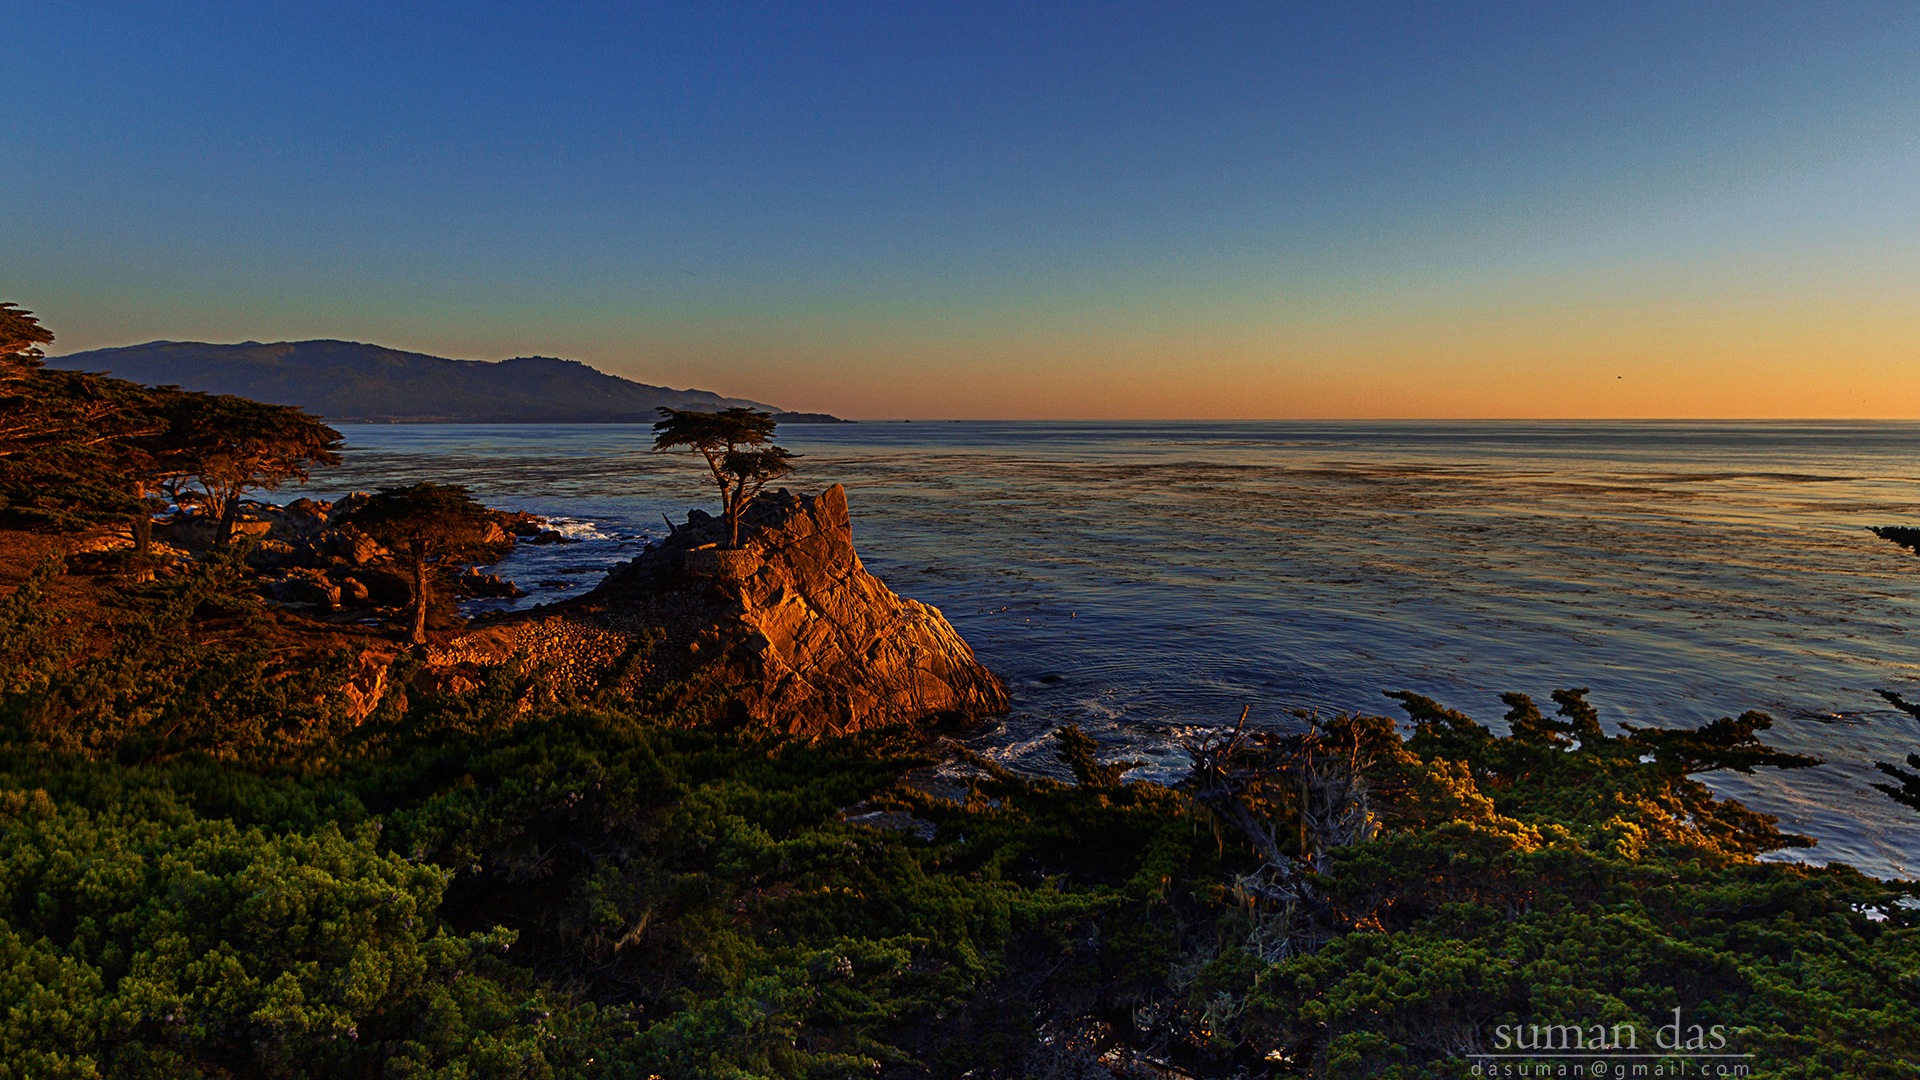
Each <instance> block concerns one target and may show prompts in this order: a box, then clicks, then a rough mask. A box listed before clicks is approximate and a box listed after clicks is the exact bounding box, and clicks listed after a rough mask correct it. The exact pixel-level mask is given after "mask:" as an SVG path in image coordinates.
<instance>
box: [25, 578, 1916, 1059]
mask: <svg viewBox="0 0 1920 1080" xmlns="http://www.w3.org/2000/svg"><path fill="white" fill-rule="evenodd" d="M238 565H239V561H238V560H237V559H233V558H226V559H224V560H223V559H222V558H220V557H218V556H216V557H214V558H211V559H209V560H207V561H206V562H205V564H204V565H202V566H201V567H199V568H198V569H197V570H196V571H195V573H196V574H197V575H198V576H197V577H195V578H194V579H193V580H191V581H187V580H181V579H177V578H162V579H161V580H160V581H156V582H152V583H148V584H143V585H129V586H120V587H115V590H114V591H115V592H116V594H117V596H118V604H119V606H118V607H117V608H114V609H113V614H112V615H111V618H113V619H114V620H117V626H118V627H119V630H120V632H119V633H117V634H115V635H113V636H112V638H111V640H112V642H113V644H112V645H111V647H110V648H108V649H107V650H106V651H100V650H99V649H98V648H97V647H94V648H93V651H92V654H91V655H89V646H88V645H87V640H89V639H88V638H87V636H86V635H85V634H84V633H83V632H82V629H81V628H80V627H78V626H76V625H74V624H71V623H63V622H62V621H61V618H60V616H59V613H58V612H57V611H56V610H54V609H53V608H52V607H50V606H49V605H50V603H51V602H50V601H49V599H48V594H47V591H46V587H47V585H48V584H49V583H50V582H52V581H53V580H55V579H54V575H55V574H56V573H58V571H59V567H58V566H57V565H56V564H52V563H49V564H48V565H46V566H45V567H43V568H42V569H41V571H39V572H38V573H37V574H36V575H35V577H34V579H33V580H32V581H30V582H28V583H27V584H26V585H25V586H23V587H22V588H20V589H19V590H17V591H15V592H14V593H13V594H12V595H11V596H10V597H8V598H7V599H6V601H5V603H4V605H3V606H0V665H4V670H3V671H0V685H3V686H5V687H6V688H7V692H6V694H5V696H4V698H3V699H0V724H4V737H5V749H4V751H3V752H0V851H4V852H5V856H4V858H0V922H3V924H4V925H0V1002H4V1005H0V1074H4V1075H11V1076H22V1077H25V1076H35V1077H46V1076H96V1075H97V1076H342V1075H365V1076H389V1075H391V1076H410V1075H419V1076H635V1077H646V1076H650V1075H658V1076H662V1077H676V1078H677V1077H690V1078H691V1077H757V1076H777V1077H799V1076H873V1075H880V1076H899V1077H907V1076H935V1077H948V1076H961V1075H969V1074H970V1075H974V1076H981V1077H985V1076H1098V1075H1117V1076H1128V1075H1134V1076H1149V1075H1177V1074H1173V1073H1167V1072H1161V1073H1158V1074H1156V1073H1154V1072H1152V1071H1150V1070H1152V1069H1156V1068H1162V1066H1161V1065H1159V1064H1155V1063H1171V1066H1172V1067H1178V1068H1180V1069H1183V1070H1185V1071H1186V1072H1188V1073H1190V1074H1193V1075H1213V1076H1231V1075H1247V1076H1255V1075H1291V1074H1312V1075H1322V1076H1356V1077H1357V1076H1376V1075H1388V1076H1394V1075H1404V1076H1416V1075H1465V1074H1466V1073H1465V1070H1466V1069H1467V1068H1468V1067H1469V1062H1468V1059H1466V1058H1465V1057H1463V1056H1462V1055H1463V1054H1467V1053H1471V1052H1474V1051H1485V1050H1488V1049H1491V1041H1492V1039H1493V1034H1492V1033H1493V1032H1494V1030H1495V1029H1496V1028H1497V1026H1498V1025H1500V1024H1503V1023H1509V1024H1511V1023H1520V1024H1528V1023H1578V1024H1592V1023H1606V1024H1609V1025H1612V1024H1617V1023H1621V1022H1633V1023H1637V1024H1639V1025H1641V1030H1642V1031H1645V1032H1652V1031H1654V1030H1655V1029H1656V1028H1657V1027H1658V1026H1659V1025H1661V1024H1663V1023H1665V1022H1667V1021H1668V1020H1669V1019H1670V1018H1671V1017H1670V1013H1671V1010H1672V1009H1674V1008H1681V1009H1683V1010H1684V1013H1685V1016H1686V1017H1687V1018H1688V1023H1689V1024H1691V1023H1694V1022H1696V1021H1697V1022H1699V1023H1702V1024H1706V1025H1712V1024H1721V1025H1725V1026H1726V1030H1727V1031H1728V1032H1729V1040H1730V1042H1731V1043H1732V1048H1733V1049H1735V1050H1738V1051H1739V1052H1750V1053H1753V1054H1755V1055H1756V1056H1755V1058H1754V1059H1753V1061H1752V1064H1753V1067H1754V1072H1753V1075H1772V1076H1802V1075H1851V1076H1911V1075H1914V1074H1915V1073H1916V1071H1920V1070H1916V1067H1915V1064H1914V1063H1915V1062H1916V1061H1917V1060H1920V986H1917V985H1916V975H1915V972H1916V971H1920V938H1917V937H1916V934H1920V930H1916V929H1915V928H1913V926H1912V925H1911V917H1910V916H1911V913H1910V910H1909V909H1908V908H1906V907H1902V906H1899V905H1898V904H1897V903H1896V902H1895V901H1896V899H1897V898H1898V897H1899V896H1901V895H1903V894H1905V893H1907V892H1908V891H1909V889H1908V887H1907V886H1905V885H1888V884H1884V883H1879V882H1875V881H1872V880H1869V879H1866V878H1863V877H1861V876H1859V875H1857V874H1854V873H1852V872H1850V871H1847V870H1844V869H1827V870H1817V869H1808V868H1804V867H1801V866H1797V865H1792V864H1779V863H1759V862H1755V861H1754V860H1753V856H1754V855H1755V854H1757V853H1760V852H1764V851H1767V850H1773V849H1777V848H1780V847H1782V846H1784V845H1790V844H1793V843H1795V842H1797V841H1796V840H1795V839H1794V838H1792V837H1788V836H1783V835H1781V834H1780V833H1779V832H1777V831H1776V830H1775V829H1774V827H1773V825H1772V823H1771V822H1770V821H1769V820H1768V819H1765V818H1763V817H1761V816H1759V815H1755V814H1752V813H1749V812H1747V811H1744V810H1742V809H1741V808H1739V807H1738V806H1737V805H1734V804H1731V803H1728V802H1725V801H1720V800H1716V799H1714V798H1713V797H1712V796H1711V794H1710V793H1709V792H1708V791H1707V790H1706V789H1705V788H1704V787H1703V786H1702V785H1701V784H1700V783H1699V782H1698V781H1697V780H1695V779H1692V777H1693V776H1694V775H1697V774H1698V773H1700V772H1702V771H1705V770H1709V769H1712V768H1716V767H1729V768H1753V767H1755V766H1787V767H1793V766H1802V765H1805V764H1807V762H1806V761H1805V760H1804V759H1797V758H1792V757H1789V756H1786V755H1780V754H1777V753H1775V752H1772V751H1769V750H1767V749H1765V748H1764V747H1763V746H1762V745H1761V744H1760V743H1759V742H1758V741H1757V739H1756V738H1755V736H1756V735H1757V734H1759V733H1760V732H1762V731H1763V730H1764V728H1765V726H1766V721H1765V718H1764V717H1761V716H1759V715H1758V714H1748V715H1746V716H1744V717H1741V718H1738V719H1732V720H1726V721H1721V722H1719V723H1717V724H1714V725H1709V726H1708V727H1707V728H1704V729H1702V730H1700V731H1698V732H1675V731H1662V730H1623V731H1621V732H1620V733H1618V734H1616V735H1611V736H1610V735H1608V734H1607V733H1606V732H1605V731H1604V730H1603V729H1602V727H1601V725H1600V724H1599V721H1598V719H1597V718H1596V717H1595V716H1594V715H1593V712H1592V710H1591V709H1589V708H1588V707H1587V706H1586V704H1585V702H1584V700H1583V699H1582V698H1581V696H1580V695H1579V694H1577V693H1562V694H1557V695H1555V698H1556V702H1557V705H1558V710H1557V712H1556V713H1555V714H1554V715H1553V716H1545V715H1543V714H1542V713H1541V711H1540V710H1538V709H1536V708H1535V707H1534V705H1533V703H1532V702H1531V701H1529V700H1527V699H1525V698H1524V697H1520V696H1517V695H1516V696H1514V697H1513V698H1512V699H1511V704H1512V710H1511V712H1510V713H1509V715H1508V722H1509V727H1510V729H1511V732H1512V733H1511V734H1509V735H1506V736H1499V735H1496V734H1494V733H1493V732H1492V731H1490V730H1488V729H1487V728H1485V727H1483V726H1481V725H1479V724H1477V723H1475V722H1473V721H1471V720H1469V719H1467V718H1466V717H1463V716H1460V715H1458V714H1456V713H1452V712H1450V711H1448V710H1445V709H1444V708H1441V707H1440V706H1438V705H1436V704H1434V703H1433V702H1430V701H1427V700H1425V699H1422V698H1418V697H1414V696H1411V695H1408V696H1405V697H1404V698H1403V701H1402V704H1403V705H1404V706H1405V707H1406V710H1407V711H1408V713H1409V716H1410V718H1411V720H1412V721H1413V723H1414V726H1413V731H1412V734H1411V735H1410V736H1407V737H1404V738H1403V737H1402V735H1401V734H1400V732H1399V730H1398V729H1397V728H1396V725H1395V724H1394V723H1392V722H1390V721H1388V720H1385V719H1381V718H1377V717H1359V718H1339V719H1336V720H1333V721H1330V722H1328V723H1325V724H1321V725H1316V726H1314V727H1312V728H1311V729H1309V731H1308V733H1307V734H1304V735H1299V736H1292V737H1280V736H1273V735H1252V734H1248V733H1245V732H1236V733H1232V734H1222V735H1221V736H1219V737H1218V738H1216V739H1213V740H1211V741H1208V742H1206V743H1204V744H1198V745H1196V746H1195V747H1194V748H1193V749H1194V757H1195V761H1196V767H1195V771H1194V775H1193V777H1192V778H1191V779H1190V781H1189V782H1188V784H1186V785H1185V786H1184V788H1183V789H1181V790H1175V789H1171V788H1167V787H1162V786H1159V785H1155V784H1150V783H1140V782H1135V783H1128V782H1125V781H1124V780H1123V777H1122V773H1123V771H1124V764H1125V763H1117V764H1116V763H1103V762H1101V761H1099V760H1098V758H1097V756H1096V753H1095V749H1096V748H1095V746H1094V744H1093V742H1092V740H1090V739H1088V738H1086V737H1085V736H1084V735H1081V734H1079V733H1078V732H1077V731H1075V730H1073V729H1066V730H1064V731H1063V732H1062V733H1061V735H1060V752H1061V755H1062V759H1063V761H1064V762H1065V763H1066V765H1067V766H1068V768H1070V770H1071V772H1072V774H1073V776H1074V780H1073V782H1071V783H1069V782H1065V781H1059V782H1056V781H1051V780H1042V779H1032V778H1023V777H1018V776H1014V775H1011V774H1008V773H1006V772H1005V771H1003V770H1000V769H998V768H996V767H994V766H993V765H992V764H991V763H989V762H985V761H975V762H974V763H973V765H972V767H971V769H970V770H969V771H970V773H971V779H970V780H968V781H967V782H966V784H965V787H964V790H961V791H959V792H957V795H958V797H957V798H951V799H950V798H942V797H937V796H936V795H934V794H930V793H929V791H928V790H923V787H924V785H923V786H922V787H916V786H913V785H907V784H902V783H901V782H900V781H901V778H902V777H903V775H907V774H908V773H909V770H910V769H912V768H913V767H914V766H916V765H918V764H922V763H925V762H926V761H928V760H930V757H929V744H928V743H926V742H924V741H922V740H921V739H920V738H919V737H918V736H916V735H914V734H913V733H910V732H886V733H879V734H873V735H868V736H862V737H858V738H853V739H847V740H843V741H837V742H826V743H818V744H808V743H804V742H797V741H793V740H789V739H786V738H783V737H777V736H772V735H768V734H764V733H758V732H753V731H722V730H716V729H713V728H702V727H693V726H688V725H685V724H682V723H680V722H679V721H678V718H677V717H676V716H675V715H673V714H670V713H665V712H663V711H662V710H660V709H658V708H656V707H654V706H653V705H652V704H651V703H649V702H647V701H634V700H631V699H615V698H611V697H606V696H600V697H593V698H580V697H569V696H567V695H565V694H562V693H559V692H556V691H553V690H551V689H548V688H547V684H546V683H545V682H544V681H543V680H542V679H541V678H540V676H539V673H538V672H533V671H527V670H522V669H518V668H516V667H514V666H512V665H507V666H503V667H500V668H497V669H494V670H493V671H492V672H491V673H490V675H489V677H488V678H487V679H486V680H485V682H484V683H483V684H482V685H480V686H478V687H475V688H473V689H470V690H467V691H465V692H464V693H461V694H457V695H444V696H443V695H435V694H429V693H421V692H418V691H411V692H408V691H405V690H404V688H405V687H406V680H405V679H404V678H400V679H396V680H395V683H396V685H398V686H401V687H402V688H403V690H402V691H399V692H395V693H392V694H390V695H389V697H388V699H387V700H386V701H385V702H384V704H383V705H382V708H381V710H380V711H379V712H378V713H376V714H375V715H374V716H372V717H370V718H368V719H367V720H366V721H365V722H363V723H361V724H358V725H354V724H353V723H352V722H351V721H350V720H349V719H347V718H346V717H345V715H344V714H343V713H342V712H341V711H340V710H338V709H337V708H336V707H334V706H332V705H330V704H328V702H329V701H330V700H331V699H330V698H329V697H328V695H326V694H325V693H324V691H325V689H326V687H327V684H328V683H329V681H335V680H340V679H344V678H345V677H346V668H345V665H344V663H343V664H341V665H338V666H333V667H329V666H328V665H327V664H322V663H313V662H310V661H303V662H301V663H298V664H292V663H289V662H288V661H286V660H285V659H284V658H282V657H277V656H276V654H274V653H273V652H272V651H271V650H268V649H264V648H261V647H260V646H259V645H258V644H257V642H258V641H259V640H260V638H259V636H258V635H256V634H250V633H247V632H245V626H246V624H247V622H248V620H253V619H261V618H264V617H265V612H264V611H263V609H262V608H261V606H260V602H259V601H258V600H256V599H254V598H253V597H252V595H251V594H250V592H249V591H248V589H247V587H246V586H247V583H246V581H245V580H244V576H243V575H242V573H241V571H239V570H238V569H236V567H237V566H238ZM103 587H105V586H103ZM406 663H407V662H406V661H404V660H403V661H401V664H402V665H403V666H404V665H405V664H406ZM400 674H401V675H404V671H402V672H401V673H400ZM963 757H964V755H963ZM865 815H872V816H865ZM849 817H850V818H851V819H852V820H847V819H848V818H849ZM881 825H886V826H894V827H887V828H883V827H875V826H881ZM1100 1061H1104V1064H1097V1062H1100Z"/></svg>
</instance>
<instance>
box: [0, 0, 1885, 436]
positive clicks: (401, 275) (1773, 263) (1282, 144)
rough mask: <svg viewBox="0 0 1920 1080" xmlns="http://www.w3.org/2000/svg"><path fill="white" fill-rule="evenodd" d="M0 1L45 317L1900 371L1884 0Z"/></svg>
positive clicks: (446, 338)
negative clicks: (1046, 0) (1779, 0)
mask: <svg viewBox="0 0 1920 1080" xmlns="http://www.w3.org/2000/svg"><path fill="white" fill-rule="evenodd" d="M400 7H404V8H405V9H406V10H405V11H400V10H397V9H398V8H400ZM6 27H7V33H8V36H9V42H10V45H9V60H8V62H7V63H6V64H5V65H0V102H4V107H3V108H0V140H3V141H4V146H5V147H6V150H7V155H6V156H7V166H6V168H5V169H4V170H0V215H3V216H0V300H11V301H14V302H17V303H20V304H22V305H24V306H26V307H28V308H31V309H33V310H34V311H36V312H37V313H39V315H40V316H41V317H42V318H43V320H45V321H46V323H47V324H48V325H49V326H51V327H52V328H53V330H54V331H55V332H56V333H57V334H58V335H59V341H58V342H57V344H56V346H55V348H54V350H53V351H54V352H56V353H61V352H72V351H76V350H81V349H89V348H97V347H100V346H106V345H122V344H131V343H134V342H140V341H147V340H151V339H155V338H169V339H175V340H187V339H192V340H212V341H239V340H243V339H256V340H262V341H274V340H283V339H301V338H312V337H332V338H346V339H350V340H359V341H372V342H378V343H380V344H384V345H390V346H394V347H397V348H405V349H415V350H420V351H424V352H431V353H435V354H438V355H443V356H457V357H467V358H477V359H498V358H502V357H508V356H515V355H523V354H529V353H537V354H545V355H559V356H566V357H572V358H576V359H580V360H585V361H587V362H588V363H591V364H593V365H595V366H597V367H600V368H602V369H604V370H607V371H611V372H614V373H616V374H620V375H625V376H628V377H631V378H635V379H640V380H643V381H646V382H655V383H666V384H670V385H673V386H697V387H701V388H705V389H711V390H718V391H721V392H723V393H727V394H735V395H741V396H746V397H752V398H756V399H759V400H762V401H770V402H774V403H777V404H779V405H781V406H783V407H785V408H790V409H824V410H828V411H832V412H836V413H839V414H841V415H846V416H852V417H860V418H869V417H872V418H878V417H1007V418H1019V417H1088V418H1094V417H1163V418H1164V417H1498V416H1536V417H1629V416H1675V417H1722V416H1753V417H1762V416H1778V417H1786V416H1794V417H1800V416H1857V417H1920V4H1916V3H1912V2H1911V0H1905V2H1899V3H1886V4H1869V3H1820V4H1804V5H1785V4H1768V3H1728V4H1647V5H1636V4H1611V3H1609V4H1591V3H1577V4H1571V3H1570V4H1549V3H1525V4H1521V3H1515V4H1510V5H1455V4H1441V3H1419V4H1406V5H1364V4H1350V3H1340V4H1325V5H1306V4H1278V3H1249V4H1199V3H1160V4H1073V5H1062V4H1055V5H1040V4H1033V3H1011V4H1005V5H989V4H947V5H922V4H901V3H875V4H871V5H863V4H854V3H832V4H817V5H801V4H772V3H769V4H758V5H694V4H674V5H659V6H657V7H650V6H642V5H629V4H607V5H601V6H587V5H543V6H534V5H515V6H510V7H509V6H499V7H488V6H485V5H480V4H473V3H462V4H447V5H391V4H379V5H367V6H360V5H354V4H345V3H337V4H327V5H301V6H299V7H298V8H296V7H295V6H294V5H262V4H253V3H234V4H223V5H204V4H185V3H169V4H127V5H102V4H84V3H59V4H54V3H38V2H33V0H28V2H25V3H17V4H13V5H9V13H8V16H7V19H6Z"/></svg>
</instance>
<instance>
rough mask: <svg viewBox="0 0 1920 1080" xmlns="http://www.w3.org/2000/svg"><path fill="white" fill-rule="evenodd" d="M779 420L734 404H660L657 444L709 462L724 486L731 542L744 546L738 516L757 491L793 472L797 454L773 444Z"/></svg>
mask: <svg viewBox="0 0 1920 1080" xmlns="http://www.w3.org/2000/svg"><path fill="white" fill-rule="evenodd" d="M774 426H775V421H774V419H773V415H772V414H771V413H764V412H761V411H759V410H758V409H747V408H740V407H735V408H731V409H725V410H722V411H720V412H695V411H693V410H690V409H669V408H667V407H665V406H662V407H661V408H660V419H659V420H658V421H656V422H655V423H654V425H653V448H654V449H655V450H662V451H664V450H674V449H679V448H681V447H685V448H686V449H688V450H691V451H693V452H694V453H696V454H699V455H700V456H701V457H703V458H705V459H706V461H707V470H708V471H709V472H711V473H712V474H713V482H714V483H715V484H716V485H718V486H719V488H720V508H721V510H722V511H723V512H724V513H725V514H726V517H727V546H728V547H731V548H737V547H739V546H740V516H741V515H742V514H744V513H746V510H747V507H748V506H750V505H752V504H753V499H754V496H756V495H758V494H760V491H761V489H763V488H765V487H766V486H767V484H768V483H769V482H771V481H773V480H777V479H779V478H780V477H782V476H785V475H787V474H788V473H790V472H792V471H793V458H794V455H793V454H791V453H788V452H787V451H786V450H785V449H784V448H782V447H778V446H774V445H772V444H771V442H770V440H771V439H772V438H773V429H774Z"/></svg>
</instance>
